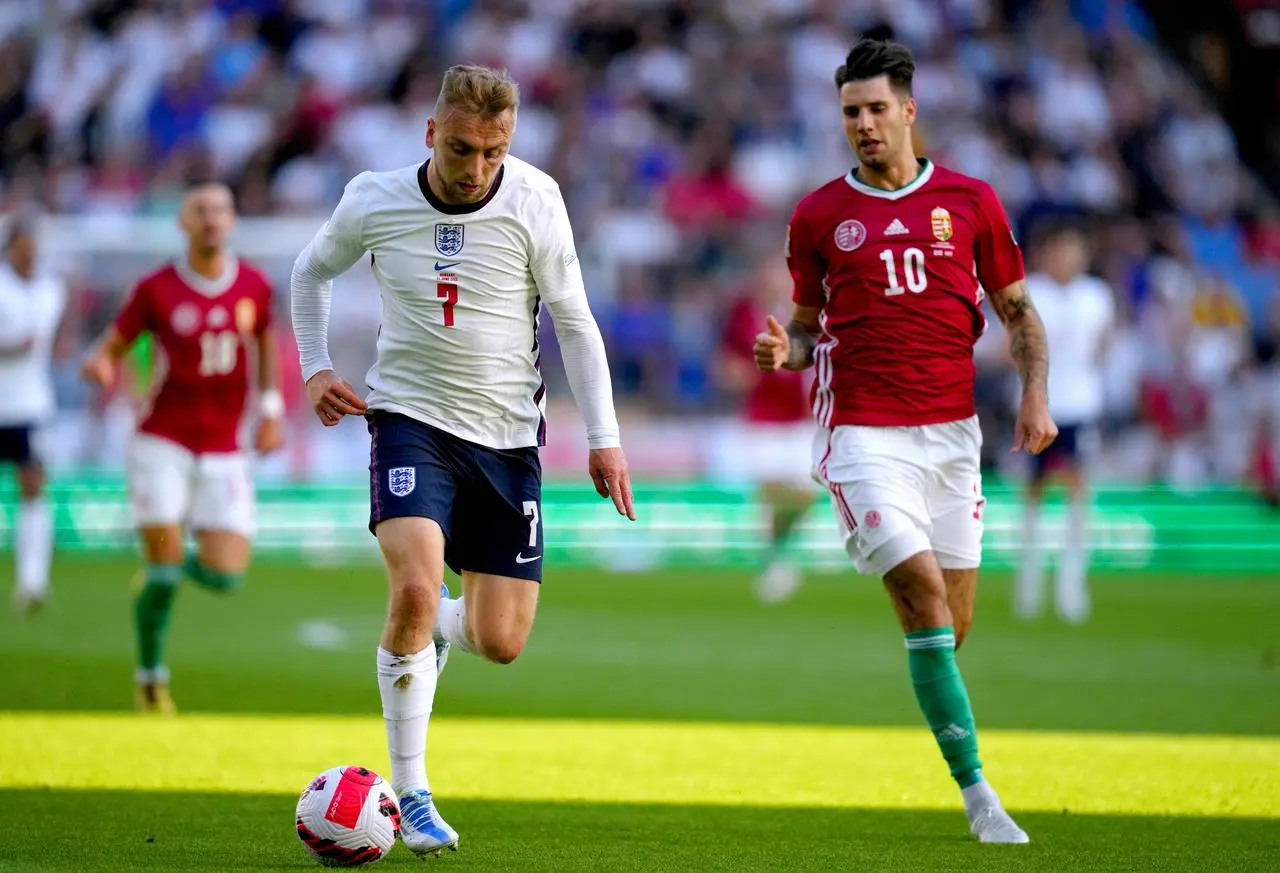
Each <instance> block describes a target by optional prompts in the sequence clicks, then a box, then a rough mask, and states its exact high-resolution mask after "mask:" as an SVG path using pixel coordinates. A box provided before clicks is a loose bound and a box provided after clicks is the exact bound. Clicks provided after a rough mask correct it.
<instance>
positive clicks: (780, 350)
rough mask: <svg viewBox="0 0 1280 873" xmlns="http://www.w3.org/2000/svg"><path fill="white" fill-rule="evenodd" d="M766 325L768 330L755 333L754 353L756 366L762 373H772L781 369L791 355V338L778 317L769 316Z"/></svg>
mask: <svg viewBox="0 0 1280 873" xmlns="http://www.w3.org/2000/svg"><path fill="white" fill-rule="evenodd" d="M766 326H767V327H768V330H766V331H765V332H764V333H760V334H756V344H755V355H756V367H758V368H759V370H760V372H762V373H772V372H774V371H776V370H780V369H782V367H783V365H784V364H786V363H787V358H789V357H790V356H791V338H790V337H789V336H787V331H786V328H784V327H783V326H782V325H781V324H779V323H778V319H776V318H774V317H773V316H772V315H770V316H769V318H768V320H767V322H766Z"/></svg>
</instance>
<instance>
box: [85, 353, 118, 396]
mask: <svg viewBox="0 0 1280 873" xmlns="http://www.w3.org/2000/svg"><path fill="white" fill-rule="evenodd" d="M80 375H81V377H83V378H84V380H85V381H86V382H88V383H89V384H91V385H97V386H98V387H99V388H110V387H111V385H112V383H113V382H115V380H116V364H115V361H113V360H111V356H110V355H108V354H107V353H106V352H105V351H103V350H102V349H96V350H95V351H94V352H93V353H92V354H91V355H89V357H88V358H87V359H86V360H85V362H84V365H83V366H81V367H80Z"/></svg>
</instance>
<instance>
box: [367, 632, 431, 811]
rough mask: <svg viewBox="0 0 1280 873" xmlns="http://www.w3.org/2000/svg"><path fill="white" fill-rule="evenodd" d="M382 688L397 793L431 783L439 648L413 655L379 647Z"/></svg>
mask: <svg viewBox="0 0 1280 873" xmlns="http://www.w3.org/2000/svg"><path fill="white" fill-rule="evenodd" d="M378 691H379V692H381V694H382V717H383V718H384V719H385V720H386V722H387V752H388V754H389V755H390V757H391V787H392V788H394V789H395V792H396V796H397V797H398V796H400V795H402V794H404V793H405V792H406V791H409V790H412V789H417V788H422V789H425V790H428V791H430V790H431V789H430V786H429V784H428V783H427V723H428V722H429V721H430V720H431V704H432V702H433V701H434V700H435V696H436V651H435V648H434V647H430V646H429V647H427V648H425V649H423V650H422V651H421V652H415V653H414V654H412V655H393V654H391V653H390V652H388V651H387V650H386V649H383V648H381V647H380V648H379V649H378Z"/></svg>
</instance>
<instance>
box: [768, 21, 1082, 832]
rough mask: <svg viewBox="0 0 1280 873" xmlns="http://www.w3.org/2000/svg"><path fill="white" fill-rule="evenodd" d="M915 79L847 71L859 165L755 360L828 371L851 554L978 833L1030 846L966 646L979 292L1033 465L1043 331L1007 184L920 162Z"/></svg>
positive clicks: (977, 510)
mask: <svg viewBox="0 0 1280 873" xmlns="http://www.w3.org/2000/svg"><path fill="white" fill-rule="evenodd" d="M914 71H915V62H914V60H913V58H912V56H911V53H910V51H908V50H907V49H906V48H905V47H903V46H901V45H899V44H897V43H893V42H888V41H881V40H872V39H863V40H860V41H859V42H858V43H857V44H856V45H854V47H853V49H852V50H851V51H850V52H849V55H848V58H847V59H846V61H845V64H844V65H843V66H841V67H840V68H839V70H837V71H836V77H835V80H836V87H837V88H838V91H839V98H840V107H841V112H842V114H843V116H844V130H845V135H846V136H847V137H848V139H849V144H850V146H851V147H852V148H853V150H854V152H855V153H856V154H857V156H858V161H859V166H857V167H855V168H854V169H852V170H850V171H849V173H848V174H847V175H846V176H844V177H842V178H840V179H836V180H834V181H832V182H829V183H828V184H826V185H824V186H823V187H821V188H819V189H818V190H817V191H814V192H813V193H812V194H810V195H809V196H807V197H805V198H804V199H803V200H801V201H800V204H799V205H798V206H797V207H796V211H795V214H794V215H793V216H792V219H791V226H790V228H789V230H788V236H787V261H788V263H789V265H790V267H791V274H792V276H793V278H794V280H795V308H794V312H793V314H792V317H791V322H790V324H788V325H787V327H786V328H783V326H782V325H781V324H779V323H778V321H777V320H776V319H774V318H772V317H770V318H769V319H768V322H767V330H766V332H764V333H761V334H760V335H759V336H758V337H757V340H756V347H755V355H756V362H757V365H758V366H759V367H760V368H761V369H763V370H766V371H770V372H772V371H775V370H778V369H779V368H784V367H785V368H786V369H790V370H801V369H804V368H806V367H816V370H817V385H816V387H815V391H814V396H813V404H814V414H815V416H816V417H817V419H818V424H819V432H818V435H817V437H816V438H815V441H814V451H813V460H814V466H815V468H816V469H817V471H818V473H819V475H821V477H822V478H823V480H824V481H825V482H826V484H827V488H828V489H829V490H830V492H831V496H832V502H833V503H834V505H835V508H836V513H837V516H838V517H839V519H840V523H841V526H842V529H843V533H844V535H845V543H846V548H847V550H848V552H849V555H850V557H851V558H853V560H854V562H855V564H856V565H857V566H858V567H859V569H861V570H863V571H864V572H874V573H876V574H877V575H880V576H882V577H883V579H884V584H885V587H886V588H887V590H888V592H889V596H890V599H891V600H892V602H893V606H894V609H895V610H896V612H897V614H898V620H899V622H900V623H901V625H902V629H903V631H904V632H905V634H906V647H907V663H908V667H909V670H910V674H911V682H912V685H913V686H914V687H915V693H916V699H917V701H918V702H919V704H920V708H921V710H922V711H923V713H924V716H925V719H926V721H927V722H928V724H929V728H930V730H931V731H932V732H933V735H934V738H935V739H936V741H937V743H938V746H939V748H940V750H941V752H942V755H943V757H944V758H945V759H946V761H947V763H948V765H949V766H950V769H951V775H952V777H953V778H954V779H955V780H956V782H957V784H958V785H959V786H960V788H961V795H962V797H963V800H964V808H965V812H966V814H967V816H968V818H969V827H970V832H971V833H972V834H973V836H975V837H976V838H977V839H979V840H981V841H982V842H988V843H1025V842H1027V841H1028V838H1027V835H1026V833H1025V832H1024V831H1023V830H1022V829H1021V828H1019V827H1018V826H1017V824H1015V823H1014V821H1013V819H1012V818H1010V816H1009V814H1008V813H1007V812H1005V810H1004V807H1003V805H1002V804H1001V802H1000V799H999V797H998V796H997V795H996V793H995V791H994V790H992V788H991V787H990V785H989V784H988V783H987V781H986V780H985V778H984V777H983V774H982V762H981V760H980V759H979V757H978V739H977V728H976V726H975V723H974V716H973V710H972V707H971V706H970V703H969V693H968V691H967V689H966V688H965V684H964V680H963V679H962V678H961V676H960V670H959V668H958V667H957V666H956V659H955V650H956V647H957V646H959V645H960V643H961V642H963V640H964V637H965V635H966V634H967V633H968V630H969V627H970V624H971V623H972V621H973V604H974V595H975V590H976V587H977V581H978V565H979V564H980V563H981V557H982V529H983V528H982V512H983V507H984V505H985V500H984V498H983V496H982V476H981V473H980V470H979V450H980V446H981V434H980V432H979V430H978V423H977V417H976V415H975V413H974V399H973V380H974V363H973V347H974V344H975V343H976V342H977V339H978V337H979V336H980V335H981V334H982V331H983V330H984V329H985V327H986V320H985V318H984V317H983V315H982V312H981V310H980V305H981V303H982V300H983V298H984V293H986V294H990V296H991V301H992V304H993V306H994V308H995V311H996V313H997V314H998V315H999V316H1000V319H1001V321H1003V322H1004V325H1005V328H1006V329H1007V330H1008V331H1009V334H1010V338H1011V344H1010V348H1011V354H1012V356H1013V360H1014V363H1015V364H1016V365H1017V368H1018V371H1019V373H1020V374H1021V377H1022V383H1023V400H1022V406H1021V409H1020V410H1019V413H1018V421H1017V426H1016V433H1015V434H1014V440H1013V448H1014V450H1015V451H1017V450H1020V449H1022V448H1026V449H1028V450H1029V451H1030V452H1032V453H1033V454H1034V453H1039V452H1041V451H1043V450H1044V448H1045V447H1046V446H1048V445H1049V444H1050V443H1051V442H1052V441H1053V438H1054V436H1055V434H1056V433H1057V431H1056V429H1055V427H1054V424H1053V419H1052V418H1051V417H1050V415H1049V409H1048V400H1047V397H1046V390H1047V387H1046V382H1047V378H1048V357H1047V352H1046V348H1045V336H1044V326H1043V325H1042V324H1041V323H1040V318H1039V316H1038V315H1037V314H1036V311H1035V308H1034V307H1033V306H1032V304H1031V298H1030V296H1029V295H1028V293H1027V287H1026V283H1025V282H1024V281H1023V267H1022V254H1021V252H1020V251H1019V249H1018V245H1017V243H1016V242H1015V241H1014V238H1013V233H1012V231H1011V230H1010V228H1009V222H1008V219H1007V218H1006V217H1005V213H1004V209H1003V207H1002V206H1001V205H1000V201H999V199H998V198H997V197H996V194H995V191H993V190H992V188H991V186H990V185H988V184H987V183H985V182H981V181H979V180H977V179H972V178H969V177H968V176H962V175H960V174H959V173H955V172H952V171H950V170H947V169H944V168H943V167H938V166H935V165H934V164H933V163H931V162H930V161H929V160H928V159H925V158H917V157H916V155H915V150H914V147H913V145H912V140H911V126H912V124H913V123H914V121H915V118H916V102H915V100H914V99H913V98H912V96H911V82H912V76H913V73H914ZM984 289H985V292H984Z"/></svg>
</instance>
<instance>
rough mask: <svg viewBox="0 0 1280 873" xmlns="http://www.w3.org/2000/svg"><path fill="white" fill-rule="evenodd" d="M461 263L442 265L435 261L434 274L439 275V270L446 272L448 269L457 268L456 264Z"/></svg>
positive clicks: (459, 262)
mask: <svg viewBox="0 0 1280 873" xmlns="http://www.w3.org/2000/svg"><path fill="white" fill-rule="evenodd" d="M461 263H462V261H454V262H453V263H452V264H442V263H440V262H439V261H436V272H437V273H439V272H440V271H441V270H447V269H449V268H450V267H456V266H458V264H461Z"/></svg>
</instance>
